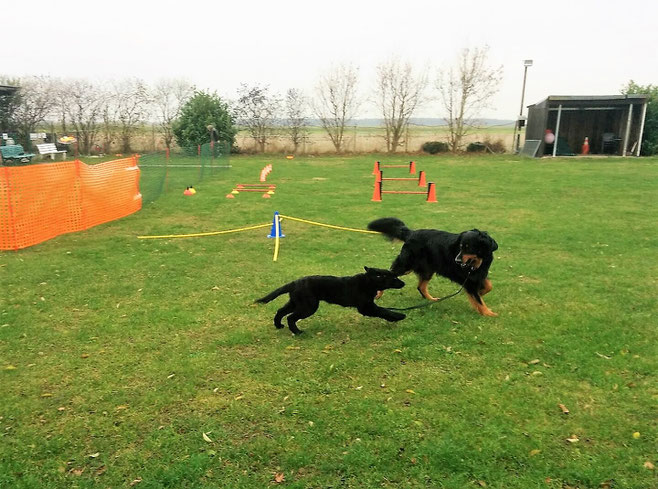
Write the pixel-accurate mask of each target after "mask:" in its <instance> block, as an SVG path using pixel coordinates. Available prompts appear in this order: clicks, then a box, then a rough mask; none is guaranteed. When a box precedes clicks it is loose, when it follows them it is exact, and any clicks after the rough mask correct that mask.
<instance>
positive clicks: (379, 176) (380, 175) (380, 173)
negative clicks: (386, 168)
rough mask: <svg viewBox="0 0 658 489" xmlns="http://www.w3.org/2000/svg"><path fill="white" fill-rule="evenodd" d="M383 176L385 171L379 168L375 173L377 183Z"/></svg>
mask: <svg viewBox="0 0 658 489" xmlns="http://www.w3.org/2000/svg"><path fill="white" fill-rule="evenodd" d="M382 177H383V172H382V171H381V170H379V171H378V172H377V173H375V183H379V182H381V181H382Z"/></svg>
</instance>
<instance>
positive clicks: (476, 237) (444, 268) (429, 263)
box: [368, 217, 498, 316]
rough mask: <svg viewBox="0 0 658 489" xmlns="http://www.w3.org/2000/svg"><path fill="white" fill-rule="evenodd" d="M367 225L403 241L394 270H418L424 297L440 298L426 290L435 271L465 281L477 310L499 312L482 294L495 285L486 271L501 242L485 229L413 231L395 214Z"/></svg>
mask: <svg viewBox="0 0 658 489" xmlns="http://www.w3.org/2000/svg"><path fill="white" fill-rule="evenodd" d="M368 229H370V230H371V231H377V232H380V233H382V234H383V235H385V236H387V237H388V238H389V239H391V240H393V239H399V240H400V241H403V242H404V245H403V246H402V249H401V250H400V254H399V255H398V257H397V258H396V259H395V261H393V264H392V265H391V271H392V272H393V273H394V274H395V275H398V276H399V275H403V274H405V273H408V272H411V271H413V272H414V273H416V275H417V276H418V280H419V282H418V291H419V292H420V293H421V295H422V296H423V297H425V298H426V299H429V300H433V301H435V300H438V299H435V298H434V297H432V296H431V295H430V293H429V292H428V291H427V284H428V283H429V281H430V279H431V278H432V276H433V275H434V274H435V273H436V274H438V275H441V276H443V277H446V278H448V279H450V280H452V281H453V282H456V283H458V284H460V285H461V284H464V289H466V292H467V293H468V299H469V301H470V303H471V305H472V306H473V308H475V310H476V311H477V312H479V313H480V314H482V315H483V316H497V314H496V313H494V312H492V311H491V310H490V309H489V308H488V307H487V305H486V304H485V303H484V301H483V300H482V296H483V295H485V294H487V293H488V292H491V289H492V288H493V287H492V285H491V281H490V280H489V279H488V278H487V275H488V273H489V267H490V266H491V262H492V261H493V252H494V251H496V250H497V249H498V243H496V242H495V241H494V240H493V239H492V238H491V237H490V236H489V235H488V234H487V233H486V232H485V231H479V230H477V229H472V230H470V231H464V232H463V233H460V234H455V233H449V232H447V231H439V230H438V229H418V230H416V231H412V230H411V229H409V228H408V227H407V226H405V224H404V223H403V222H402V221H401V220H400V219H397V218H395V217H384V218H382V219H377V220H375V221H372V222H371V223H370V224H368Z"/></svg>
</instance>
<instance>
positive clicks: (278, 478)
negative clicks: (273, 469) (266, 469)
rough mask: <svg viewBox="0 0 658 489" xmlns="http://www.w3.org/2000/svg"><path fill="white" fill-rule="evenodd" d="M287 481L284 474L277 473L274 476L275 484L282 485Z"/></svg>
mask: <svg viewBox="0 0 658 489" xmlns="http://www.w3.org/2000/svg"><path fill="white" fill-rule="evenodd" d="M285 480H286V476H285V475H284V474H283V472H277V473H276V474H274V482H276V483H277V484H281V483H282V482H283V481H285Z"/></svg>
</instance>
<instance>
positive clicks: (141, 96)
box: [112, 78, 150, 153]
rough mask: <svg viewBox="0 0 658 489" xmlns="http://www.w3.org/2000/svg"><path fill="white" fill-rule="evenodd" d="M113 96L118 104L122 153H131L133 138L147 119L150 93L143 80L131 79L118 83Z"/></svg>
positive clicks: (117, 111)
mask: <svg viewBox="0 0 658 489" xmlns="http://www.w3.org/2000/svg"><path fill="white" fill-rule="evenodd" d="M112 96H113V98H114V101H115V103H116V114H117V120H118V122H119V127H118V130H119V139H120V141H121V151H122V152H123V153H130V152H131V149H130V143H131V140H132V137H133V135H134V134H135V131H136V130H137V128H138V127H139V125H140V124H141V123H142V122H143V121H144V120H145V118H146V113H147V110H148V104H149V100H150V99H149V93H148V90H147V88H146V85H145V84H144V82H143V81H142V80H139V79H137V78H131V79H126V80H121V81H120V82H118V83H116V84H115V86H114V90H113V94H112Z"/></svg>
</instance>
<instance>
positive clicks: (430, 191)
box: [372, 182, 437, 202]
mask: <svg viewBox="0 0 658 489" xmlns="http://www.w3.org/2000/svg"><path fill="white" fill-rule="evenodd" d="M383 194H409V195H426V199H425V201H426V202H437V200H436V185H435V184H434V182H429V183H428V184H427V191H425V192H418V191H409V190H382V182H375V189H374V191H373V193H372V201H373V202H381V201H382V195H383Z"/></svg>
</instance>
